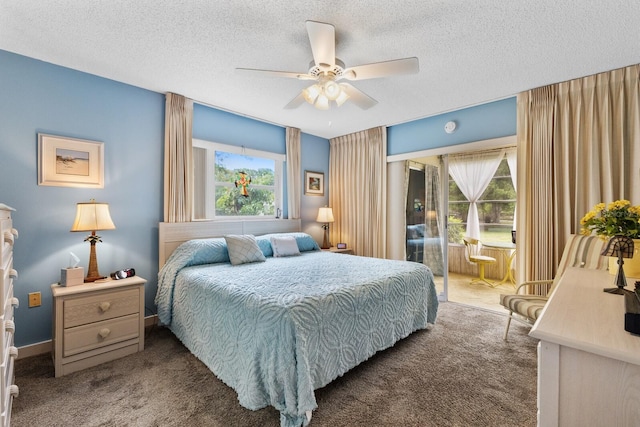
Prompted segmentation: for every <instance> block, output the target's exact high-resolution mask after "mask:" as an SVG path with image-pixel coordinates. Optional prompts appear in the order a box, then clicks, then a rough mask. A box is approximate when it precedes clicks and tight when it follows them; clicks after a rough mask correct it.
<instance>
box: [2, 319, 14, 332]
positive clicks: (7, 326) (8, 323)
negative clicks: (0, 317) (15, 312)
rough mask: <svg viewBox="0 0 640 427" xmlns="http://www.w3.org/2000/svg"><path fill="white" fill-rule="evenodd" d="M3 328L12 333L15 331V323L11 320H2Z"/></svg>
mask: <svg viewBox="0 0 640 427" xmlns="http://www.w3.org/2000/svg"><path fill="white" fill-rule="evenodd" d="M4 330H5V331H7V332H11V333H14V332H15V331H16V324H15V323H13V320H5V321H4Z"/></svg>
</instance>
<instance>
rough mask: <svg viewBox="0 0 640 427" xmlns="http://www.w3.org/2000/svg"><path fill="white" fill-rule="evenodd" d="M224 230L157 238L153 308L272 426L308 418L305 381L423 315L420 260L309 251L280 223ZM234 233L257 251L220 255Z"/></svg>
mask: <svg viewBox="0 0 640 427" xmlns="http://www.w3.org/2000/svg"><path fill="white" fill-rule="evenodd" d="M293 228H295V225H294V227H293ZM268 229H269V227H267V228H266V229H262V228H261V229H260V230H259V231H267V230H268ZM235 231H241V232H242V233H237V234H233V235H232V236H226V237H227V239H225V237H209V236H206V237H207V238H204V239H200V238H192V237H193V236H192V235H191V234H189V238H190V239H189V240H187V241H186V242H184V243H180V244H178V245H177V247H176V242H169V243H167V242H166V239H165V237H166V236H164V237H161V239H160V240H161V241H160V245H161V247H163V245H165V244H167V245H168V246H169V247H175V249H174V250H169V251H166V253H164V254H161V260H162V258H163V257H164V258H166V264H165V263H163V262H161V264H164V265H163V266H162V268H161V270H160V272H159V275H158V293H157V295H156V304H157V306H158V316H159V318H160V322H161V323H162V324H164V325H166V326H167V327H169V328H170V329H171V331H172V332H173V333H174V334H175V335H176V336H177V337H178V338H179V339H180V340H181V341H182V342H183V344H184V345H185V346H186V347H187V348H188V349H189V350H190V351H191V352H192V353H193V354H194V355H195V356H196V357H198V358H199V359H200V360H201V361H202V362H203V363H204V364H205V365H206V366H207V367H208V368H209V369H210V370H211V371H212V372H213V373H214V374H215V375H216V376H217V377H218V378H219V379H220V380H222V381H223V382H224V383H225V384H227V385H228V386H230V387H232V388H233V389H234V390H235V391H236V392H237V394H238V400H239V402H240V404H241V405H242V406H244V407H246V408H248V409H251V410H257V409H260V408H264V407H266V406H269V405H271V406H273V407H275V408H276V409H277V410H278V411H279V412H280V421H281V426H283V427H293V426H301V425H307V424H308V422H309V420H310V419H311V413H312V411H313V410H314V409H316V407H317V404H316V400H315V394H314V390H316V389H318V388H321V387H323V386H325V385H326V384H328V383H329V382H331V381H332V380H334V379H335V378H337V377H339V376H341V375H343V374H344V373H345V372H347V371H348V370H350V369H352V368H353V367H355V366H357V365H358V364H360V363H361V362H363V361H365V360H367V359H368V358H370V357H371V356H372V355H373V354H375V353H376V352H378V351H380V350H383V349H386V348H388V347H391V346H393V345H394V343H395V342H397V341H398V340H400V339H402V338H405V337H406V336H408V335H409V334H411V333H412V332H414V331H416V330H418V329H424V328H426V327H427V326H428V325H429V324H433V323H434V322H435V319H436V313H437V307H438V301H437V295H436V291H435V286H434V283H433V275H432V274H431V271H430V270H429V269H428V268H427V267H426V266H424V265H422V264H416V263H411V262H406V261H391V260H381V259H376V258H366V257H359V256H352V255H343V254H337V253H331V252H327V251H320V250H319V247H318V245H317V243H316V242H315V241H314V240H313V239H312V238H311V236H309V235H308V234H305V233H300V232H296V231H290V230H289V229H287V230H284V231H283V229H278V230H277V231H279V232H278V233H267V234H264V235H259V236H257V237H253V235H249V234H246V228H242V227H241V229H238V230H235ZM165 233H166V231H165ZM162 234H163V233H162V232H161V236H162ZM209 234H216V233H215V232H214V233H209ZM256 234H257V233H256ZM236 238H237V239H241V240H243V241H244V240H252V239H253V241H254V242H255V245H256V246H257V247H258V248H259V250H260V252H262V254H261V255H262V258H264V259H263V260H260V261H257V262H246V263H240V264H238V265H234V264H232V262H234V258H235V256H236V255H235V253H236V252H237V251H236V242H235V241H234V240H233V239H236ZM291 242H294V243H291ZM285 243H286V245H288V246H287V247H288V250H291V251H292V252H293V253H288V252H286V251H283V250H282V248H284V247H285V246H284V244H285ZM243 244H244V243H243ZM292 245H293V248H292ZM162 250H163V249H161V252H162ZM252 250H255V248H253V247H252ZM296 251H297V252H298V253H295V252H296ZM168 252H171V254H170V255H169V253H168ZM283 254H284V255H291V256H278V255H283ZM230 255H233V256H232V257H231V258H230ZM274 255H275V256H274ZM256 256H258V255H256Z"/></svg>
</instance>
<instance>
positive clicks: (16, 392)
mask: <svg viewBox="0 0 640 427" xmlns="http://www.w3.org/2000/svg"><path fill="white" fill-rule="evenodd" d="M9 394H10V395H11V397H18V395H19V394H20V389H19V388H18V386H17V385H15V384H11V386H9Z"/></svg>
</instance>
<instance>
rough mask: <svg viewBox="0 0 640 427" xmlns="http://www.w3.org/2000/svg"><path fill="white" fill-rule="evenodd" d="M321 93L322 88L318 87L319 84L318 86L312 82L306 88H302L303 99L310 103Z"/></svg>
mask: <svg viewBox="0 0 640 427" xmlns="http://www.w3.org/2000/svg"><path fill="white" fill-rule="evenodd" d="M321 93H322V88H320V86H318V85H317V84H313V85H311V86H309V87H308V88H306V89H303V90H302V96H303V97H304V100H305V101H307V102H308V103H309V104H312V105H313V103H314V102H316V99H317V98H318V95H320V94H321Z"/></svg>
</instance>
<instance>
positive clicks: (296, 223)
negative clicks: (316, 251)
mask: <svg viewBox="0 0 640 427" xmlns="http://www.w3.org/2000/svg"><path fill="white" fill-rule="evenodd" d="M300 230H301V223H300V220H299V219H275V218H272V219H260V220H233V221H193V222H161V223H159V224H158V248H159V260H158V261H159V268H162V266H163V265H164V263H165V261H166V260H167V259H168V258H169V256H170V255H171V253H172V252H173V251H174V250H175V249H176V248H177V247H178V246H180V244H182V243H184V242H186V241H187V240H192V239H208V238H211V237H222V236H224V235H226V234H253V235H255V236H259V235H261V234H269V233H290V232H295V231H300Z"/></svg>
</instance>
